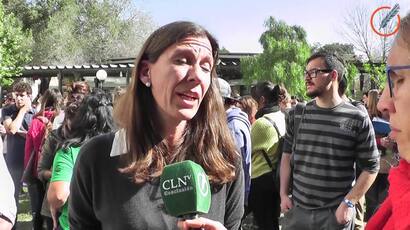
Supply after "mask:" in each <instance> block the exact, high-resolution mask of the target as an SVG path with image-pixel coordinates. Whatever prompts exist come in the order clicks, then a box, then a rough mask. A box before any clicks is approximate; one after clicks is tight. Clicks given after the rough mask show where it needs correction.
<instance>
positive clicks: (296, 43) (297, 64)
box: [241, 17, 310, 97]
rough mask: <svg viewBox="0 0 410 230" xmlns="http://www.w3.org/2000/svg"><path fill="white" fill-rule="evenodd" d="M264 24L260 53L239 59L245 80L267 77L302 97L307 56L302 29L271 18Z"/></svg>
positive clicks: (307, 51) (248, 81) (307, 48)
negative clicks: (264, 29) (261, 51)
mask: <svg viewBox="0 0 410 230" xmlns="http://www.w3.org/2000/svg"><path fill="white" fill-rule="evenodd" d="M265 27H266V29H267V30H266V31H265V32H264V33H263V34H262V35H261V37H260V39H259V42H260V43H261V45H262V47H263V53H261V54H259V55H256V56H253V57H245V58H242V59H241V71H242V73H243V76H244V80H245V81H246V82H247V83H248V84H251V83H253V82H255V81H263V80H269V81H272V82H273V83H275V84H280V85H283V86H285V87H286V89H287V90H288V91H289V93H290V94H292V95H297V96H298V97H305V82H304V78H303V75H304V74H303V71H304V69H305V64H306V63H305V62H306V60H307V58H308V57H309V55H310V47H309V45H308V43H307V41H306V32H305V30H304V29H303V28H302V27H300V26H296V25H294V26H289V25H287V24H286V23H285V22H283V21H278V20H276V19H275V18H273V17H269V18H268V19H267V20H266V21H265Z"/></svg>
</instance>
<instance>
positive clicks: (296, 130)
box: [292, 103, 306, 153]
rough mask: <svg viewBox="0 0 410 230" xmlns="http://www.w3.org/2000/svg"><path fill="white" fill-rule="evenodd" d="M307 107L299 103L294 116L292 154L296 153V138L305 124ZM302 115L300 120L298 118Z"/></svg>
mask: <svg viewBox="0 0 410 230" xmlns="http://www.w3.org/2000/svg"><path fill="white" fill-rule="evenodd" d="M305 109H306V105H305V104H304V103H297V104H296V107H295V113H294V115H293V143H292V153H293V152H295V148H296V137H297V134H298V133H299V130H300V124H301V123H302V122H303V118H304V116H305ZM297 115H300V118H299V119H296V116H297Z"/></svg>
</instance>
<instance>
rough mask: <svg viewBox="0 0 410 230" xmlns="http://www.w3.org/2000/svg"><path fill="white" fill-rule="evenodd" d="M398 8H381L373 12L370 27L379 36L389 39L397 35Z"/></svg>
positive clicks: (398, 24) (398, 22)
mask: <svg viewBox="0 0 410 230" xmlns="http://www.w3.org/2000/svg"><path fill="white" fill-rule="evenodd" d="M399 10H400V6H399V4H396V5H394V6H393V7H391V6H381V7H379V8H377V9H376V10H374V11H373V13H372V16H371V17H370V26H371V28H372V30H373V31H374V32H375V33H376V34H377V35H379V36H382V37H389V36H392V35H394V34H396V33H397V31H398V30H399V27H400V15H399Z"/></svg>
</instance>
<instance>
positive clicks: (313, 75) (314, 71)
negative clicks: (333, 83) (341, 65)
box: [304, 69, 332, 78]
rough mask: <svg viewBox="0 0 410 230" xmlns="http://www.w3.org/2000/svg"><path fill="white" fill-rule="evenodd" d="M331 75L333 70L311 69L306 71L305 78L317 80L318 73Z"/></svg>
mask: <svg viewBox="0 0 410 230" xmlns="http://www.w3.org/2000/svg"><path fill="white" fill-rule="evenodd" d="M319 72H321V73H330V72H332V69H311V70H305V73H304V74H305V77H310V78H316V77H317V73H319Z"/></svg>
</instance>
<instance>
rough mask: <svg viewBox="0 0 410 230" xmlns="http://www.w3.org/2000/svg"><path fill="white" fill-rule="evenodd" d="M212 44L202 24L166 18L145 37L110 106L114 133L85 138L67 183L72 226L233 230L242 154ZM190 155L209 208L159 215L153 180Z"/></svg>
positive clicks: (240, 203) (240, 204) (240, 207)
mask: <svg viewBox="0 0 410 230" xmlns="http://www.w3.org/2000/svg"><path fill="white" fill-rule="evenodd" d="M217 61H218V43H217V42H216V40H215V39H214V38H213V37H212V35H210V34H209V32H208V31H206V30H205V29H204V28H203V27H201V26H198V25H197V24H194V23H192V22H182V21H178V22H173V23H170V24H167V25H165V26H162V27H160V28H159V29H157V30H156V31H154V32H153V33H152V34H151V35H150V37H149V38H148V39H147V41H146V42H145V44H144V45H143V47H142V48H141V51H140V53H139V55H138V56H137V58H136V60H135V69H134V72H133V75H132V80H131V83H130V85H129V86H128V89H127V91H126V93H125V94H124V95H123V96H122V97H121V98H120V99H119V101H118V102H117V104H116V105H115V112H114V115H115V118H116V121H117V122H118V124H119V127H120V128H121V129H120V130H119V131H118V132H115V133H111V134H108V135H101V136H99V137H96V138H93V139H92V140H90V141H89V142H88V143H87V144H85V145H83V146H82V148H81V151H80V154H79V156H78V159H77V163H76V167H75V169H74V173H73V178H72V181H71V193H70V199H69V219H70V228H72V229H129V230H132V229H178V228H180V229H189V228H203V229H235V230H236V229H238V228H239V226H240V223H241V218H242V216H243V212H244V176H243V169H242V164H241V157H240V155H239V153H238V151H237V149H236V146H235V144H234V140H233V138H232V136H231V134H230V131H229V129H228V126H227V122H226V115H225V110H224V106H223V104H222V100H221V95H220V94H219V92H218V88H217V83H216V81H217V78H216V63H217ZM184 160H192V161H194V162H196V163H198V164H199V165H201V166H202V167H203V169H204V171H205V173H206V174H207V175H208V177H209V180H210V184H211V191H212V198H211V199H212V201H211V207H210V210H209V212H208V213H207V214H200V215H199V216H200V217H199V218H197V219H193V220H179V219H178V218H176V217H173V216H170V215H169V214H167V212H166V210H165V207H164V203H163V201H162V199H161V193H160V190H161V189H160V186H159V179H160V178H159V177H160V176H161V174H162V171H163V169H164V166H165V165H168V164H172V163H176V162H181V161H184Z"/></svg>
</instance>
